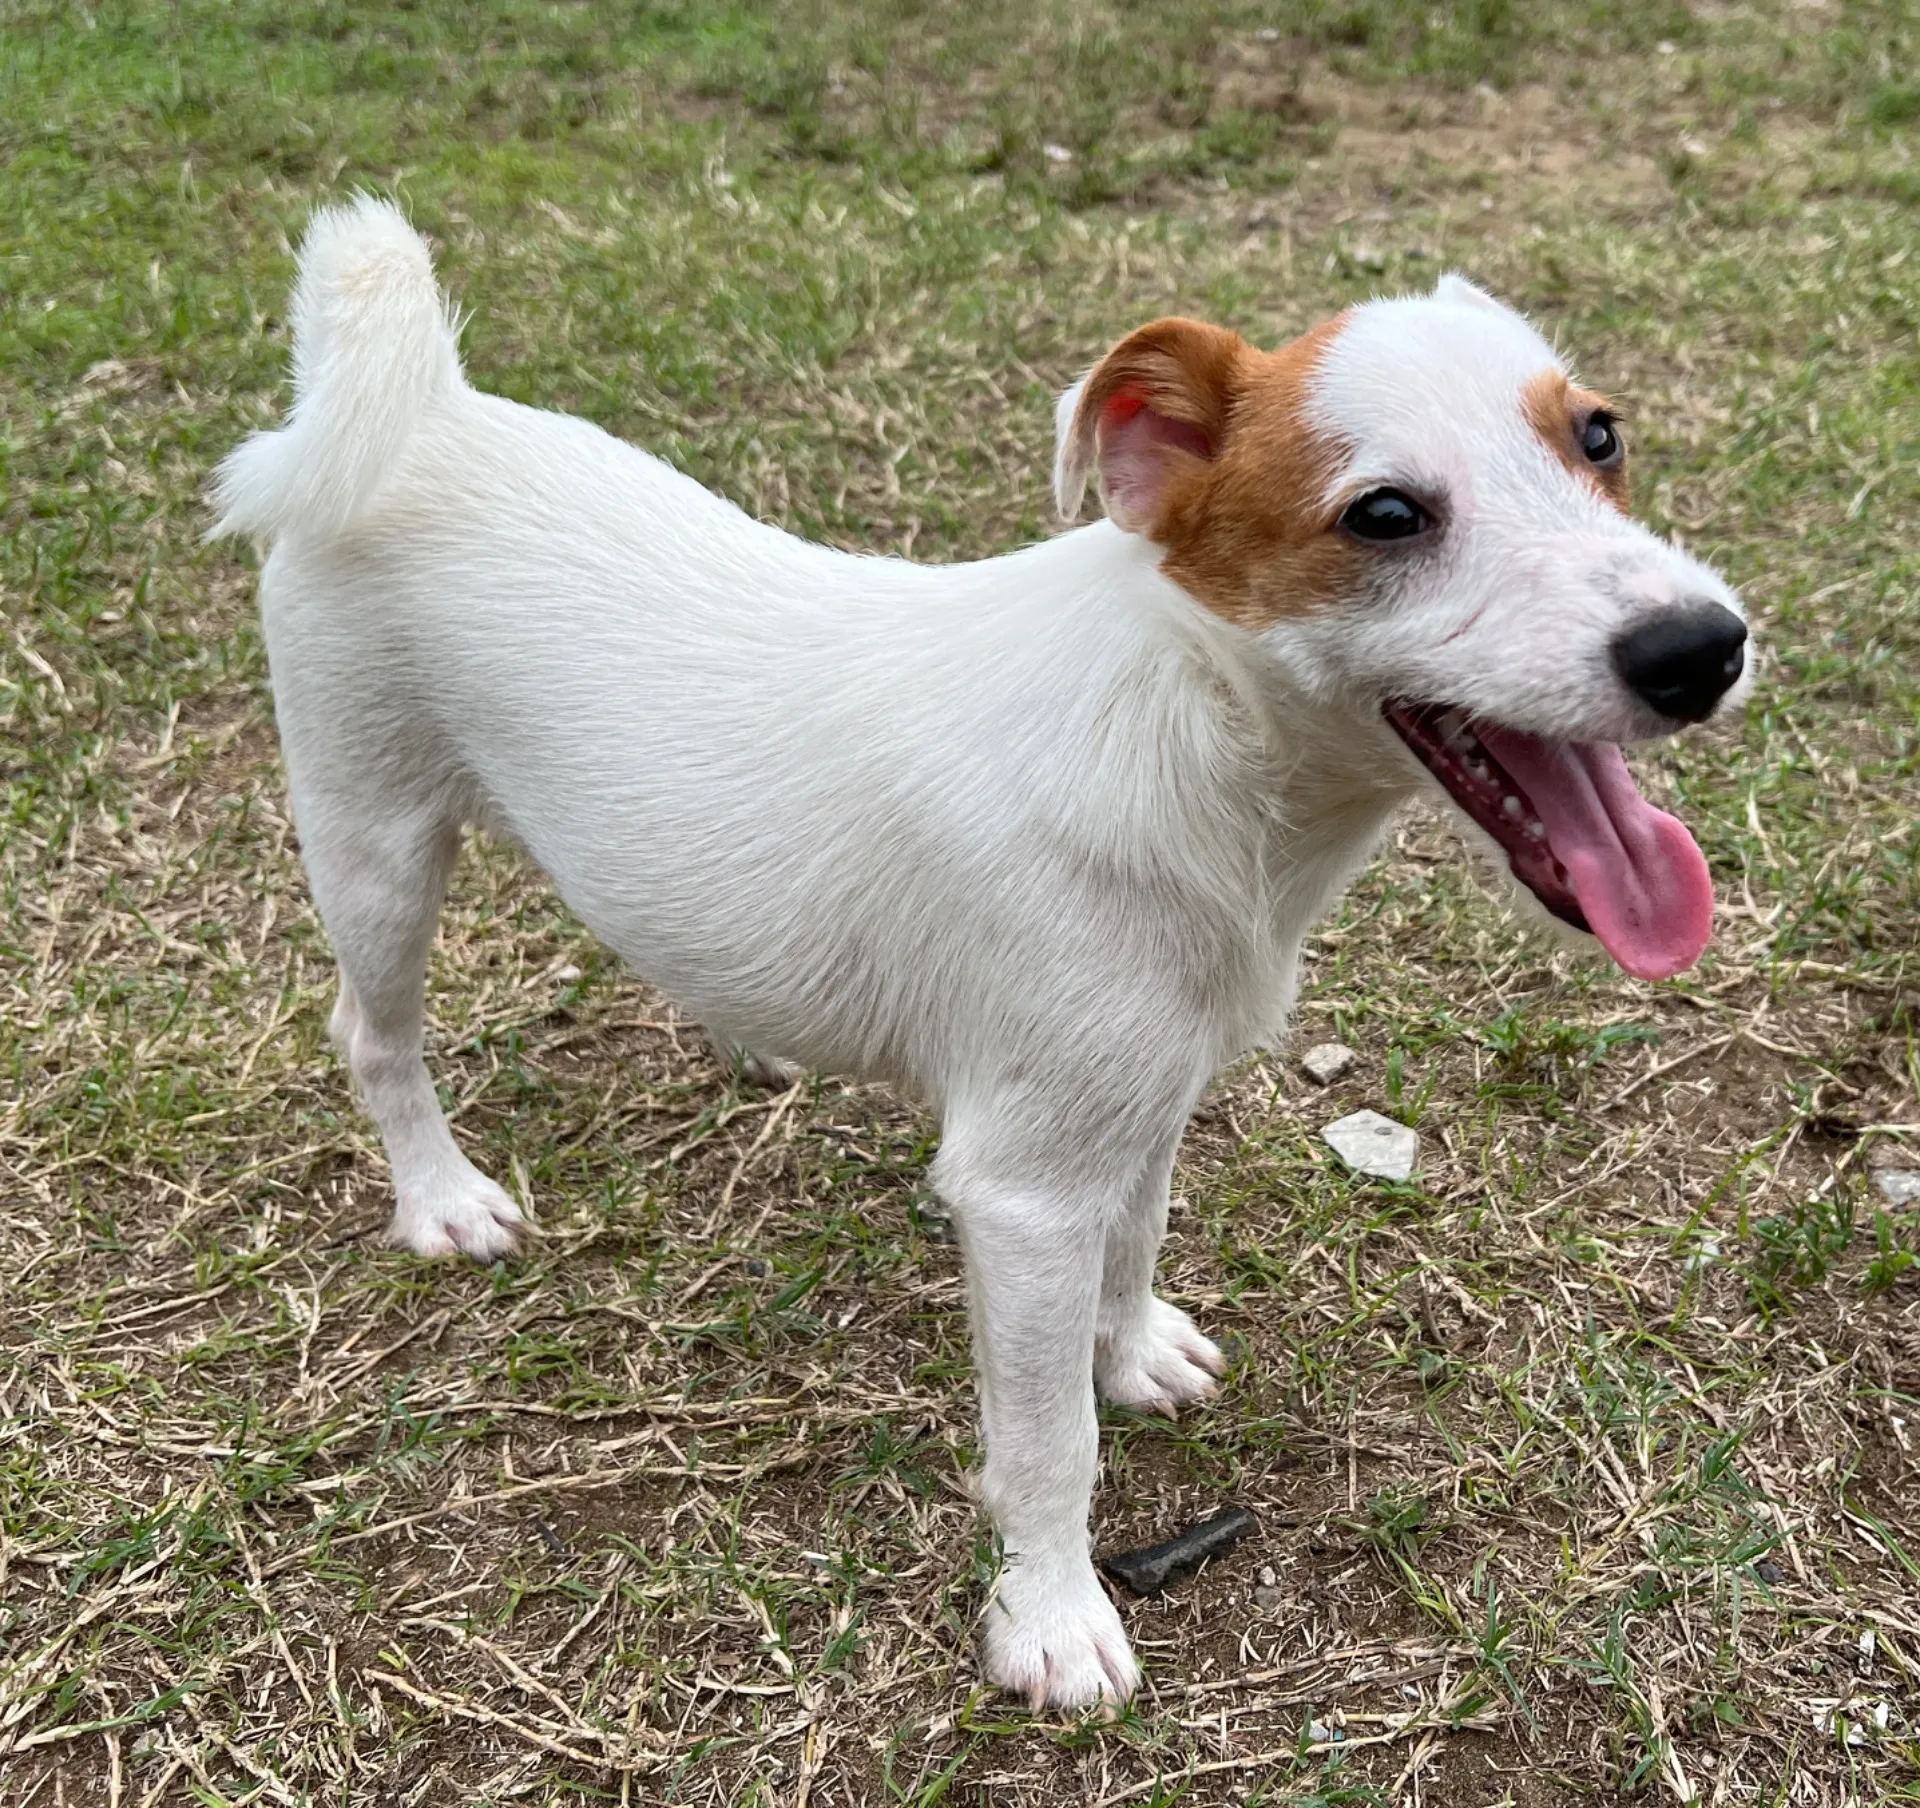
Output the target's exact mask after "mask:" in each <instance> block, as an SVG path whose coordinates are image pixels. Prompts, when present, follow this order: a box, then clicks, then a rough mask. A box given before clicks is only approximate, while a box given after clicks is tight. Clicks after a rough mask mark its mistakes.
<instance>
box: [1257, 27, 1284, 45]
mask: <svg viewBox="0 0 1920 1808" xmlns="http://www.w3.org/2000/svg"><path fill="white" fill-rule="evenodd" d="M1253 35H1254V36H1255V37H1256V38H1258V39H1259V40H1260V42H1261V43H1263V44H1277V43H1279V42H1280V33H1279V32H1278V31H1277V30H1276V29H1275V28H1274V27H1273V26H1271V25H1263V26H1261V27H1260V29H1259V30H1258V31H1256V32H1255V33H1254V34H1253Z"/></svg>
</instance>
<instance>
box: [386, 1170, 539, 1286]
mask: <svg viewBox="0 0 1920 1808" xmlns="http://www.w3.org/2000/svg"><path fill="white" fill-rule="evenodd" d="M525 1226H526V1220H525V1219H524V1218H523V1217H522V1216H521V1212H520V1208H519V1206H517V1205H515V1204H514V1202H513V1200H512V1199H511V1198H510V1197H509V1196H508V1195H507V1193H506V1191H505V1189H504V1188H502V1187H498V1186H496V1185H495V1184H494V1183H493V1182H492V1181H491V1180H489V1179H488V1178H487V1177H486V1175H484V1174H482V1173H481V1172H480V1171H479V1170H478V1169H477V1168H469V1169H467V1171H466V1173H464V1174H460V1175H451V1176H449V1177H447V1178H446V1179H444V1180H440V1181H437V1182H435V1183H434V1184H433V1185H431V1186H426V1187H422V1188H419V1189H418V1190H417V1191H416V1192H414V1193H412V1194H411V1195H409V1196H403V1197H402V1199H401V1202H400V1204H399V1206H398V1207H397V1208H396V1209H395V1211H394V1214H393V1224H392V1226H391V1228H390V1230H389V1233H388V1234H389V1235H390V1236H391V1237H392V1239H393V1241H394V1242H396V1243H398V1244H399V1245H400V1246H401V1247H402V1248H403V1249H410V1250H412V1251H413V1253H414V1254H415V1255H417V1256H469V1257H471V1258H472V1259H473V1260H474V1261H476V1262H481V1263H486V1262H497V1261H499V1260H500V1258H501V1257H503V1256H510V1255H512V1254H513V1253H514V1252H515V1251H516V1250H517V1249H518V1248H519V1247H520V1235H521V1232H522V1230H523V1229H524V1228H525Z"/></svg>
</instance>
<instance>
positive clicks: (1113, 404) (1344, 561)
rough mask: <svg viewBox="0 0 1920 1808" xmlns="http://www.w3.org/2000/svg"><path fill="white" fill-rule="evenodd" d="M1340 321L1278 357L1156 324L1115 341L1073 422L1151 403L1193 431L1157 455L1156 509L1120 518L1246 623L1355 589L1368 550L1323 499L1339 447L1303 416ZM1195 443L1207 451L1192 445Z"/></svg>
mask: <svg viewBox="0 0 1920 1808" xmlns="http://www.w3.org/2000/svg"><path fill="white" fill-rule="evenodd" d="M1341 324H1342V320H1341V318H1340V317H1338V316H1336V317H1335V318H1334V319H1332V320H1329V321H1327V322H1325V323H1324V324H1322V325H1320V326H1317V327H1315V328H1314V329H1313V330H1312V331H1311V332H1309V333H1306V334H1304V335H1303V336H1302V337H1301V338H1299V339H1296V340H1294V341H1293V343H1292V344H1290V345H1286V346H1282V347H1281V348H1280V350H1279V351H1276V352H1262V351H1257V350H1255V349H1254V348H1253V347H1252V346H1250V345H1248V344H1247V342H1246V341H1245V340H1244V339H1242V338H1240V337H1239V335H1238V334H1236V333H1230V332H1228V331H1227V330H1226V329H1225V328H1223V327H1217V326H1206V325H1203V324H1202V323H1201V322H1199V321H1195V320H1179V319H1170V320H1158V321H1155V322H1154V323H1153V324H1152V325H1151V326H1146V327H1142V328H1141V329H1140V330H1139V331H1138V332H1137V333H1134V334H1131V335H1130V336H1129V337H1128V338H1126V339H1123V340H1122V341H1121V342H1120V344H1119V345H1117V346H1115V347H1114V349H1113V350H1112V351H1111V352H1109V353H1108V354H1107V356H1106V357H1105V358H1104V359H1103V360H1102V361H1101V362H1100V364H1099V365H1098V366H1097V367H1096V368H1095V370H1094V372H1093V374H1092V376H1091V377H1090V378H1089V379H1088V381H1087V387H1086V390H1085V391H1084V392H1083V394H1082V396H1081V399H1080V406H1079V412H1078V414H1077V416H1076V430H1077V431H1082V432H1085V431H1089V430H1097V429H1098V428H1100V427H1104V426H1106V425H1107V424H1108V423H1110V422H1112V423H1114V424H1123V423H1124V422H1125V420H1127V419H1129V418H1131V414H1132V413H1133V412H1134V411H1136V410H1137V408H1138V407H1140V406H1146V407H1151V408H1152V409H1154V410H1155V412H1156V413H1158V414H1160V415H1161V416H1162V417H1163V418H1164V419H1166V420H1167V421H1169V422H1172V423H1175V424H1177V426H1178V427H1179V428H1183V429H1187V430H1190V431H1191V433H1192V434H1193V435H1194V436H1195V438H1194V441H1193V444H1192V445H1191V446H1190V447H1182V446H1179V445H1174V446H1168V447H1166V448H1165V449H1164V450H1163V451H1162V452H1161V453H1160V471H1159V480H1158V482H1157V483H1156V485H1155V487H1154V492H1153V498H1152V506H1151V508H1150V509H1149V510H1146V511H1144V512H1143V511H1140V510H1138V509H1134V508H1128V509H1126V511H1125V514H1124V517H1123V524H1124V525H1127V526H1131V527H1137V528H1139V529H1140V530H1141V531H1142V532H1144V533H1146V534H1148V535H1149V536H1150V537H1151V538H1153V539H1155V540H1157V541H1159V542H1160V543H1161V544H1162V545H1163V546H1165V547H1166V549H1167V557H1166V562H1165V564H1164V566H1163V567H1162V569H1163V570H1164V571H1165V572H1166V574H1167V575H1168V577H1170V578H1172V579H1173V580H1174V581H1175V582H1176V583H1178V584H1179V585H1181V586H1182V587H1183V588H1184V589H1186V590H1187V591H1188V592H1190V593H1191V594H1192V595H1193V596H1194V597H1195V598H1196V599H1197V600H1198V601H1199V602H1201V603H1203V604H1205V605H1206V607H1208V608H1209V609H1212V610H1213V611H1215V612H1216V613H1217V614H1219V615H1223V616H1225V617H1226V618H1227V619H1228V620H1229V621H1233V622H1238V623H1239V624H1240V625H1241V626H1242V627H1247V628H1259V627H1263V626H1265V625H1266V624H1267V623H1269V622H1273V621H1278V620H1281V619H1283V618H1284V617H1286V616H1290V615H1300V614H1304V613H1305V612H1306V611H1308V610H1310V609H1314V608H1317V607H1320V606H1322V605H1324V604H1327V603H1331V602H1337V601H1339V600H1341V599H1342V598H1345V597H1349V596H1352V595H1354V594H1355V593H1356V592H1357V591H1358V590H1359V589H1360V587H1361V584H1362V582H1363V578H1364V572H1365V566H1366V559H1367V554H1366V551H1365V549H1364V548H1362V547H1359V546H1357V545H1355V544H1354V543H1353V542H1352V541H1351V540H1349V539H1348V538H1347V537H1346V536H1345V535H1343V534H1340V533H1339V532H1337V531H1336V530H1335V527H1334V523H1333V521H1332V520H1331V519H1330V518H1329V515H1328V512H1327V510H1326V508H1325V507H1324V506H1323V503H1322V500H1321V498H1322V495H1323V492H1324V490H1325V487H1326V480H1327V476H1328V473H1329V472H1330V470H1331V469H1332V468H1333V465H1334V464H1335V462H1336V461H1337V459H1338V456H1339V451H1340V448H1338V447H1337V446H1335V445H1333V444H1331V443H1329V442H1327V441H1326V440H1325V439H1324V438H1323V437H1322V436H1321V435H1319V434H1318V433H1316V431H1315V430H1314V429H1313V428H1312V427H1310V426H1309V425H1308V424H1307V422H1306V419H1305V392H1306V385H1307V383H1308V381H1309V380H1310V379H1311V377H1312V375H1313V372H1314V370H1315V368H1316V367H1317V366H1318V364H1319V362H1320V359H1321V358H1322V356H1323V355H1324V354H1325V351H1326V348H1327V346H1328V345H1329V344H1331V343H1332V341H1333V339H1334V338H1335V337H1336V336H1337V335H1338V333H1339V331H1340V328H1341ZM1200 448H1204V450H1202V449H1200Z"/></svg>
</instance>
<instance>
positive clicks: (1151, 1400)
mask: <svg viewBox="0 0 1920 1808" xmlns="http://www.w3.org/2000/svg"><path fill="white" fill-rule="evenodd" d="M1178 1146H1179V1138H1178V1136H1177V1135H1176V1136H1175V1138H1174V1139H1173V1143H1172V1145H1171V1146H1169V1147H1168V1148H1167V1149H1166V1150H1165V1151H1164V1152H1163V1153H1162V1154H1160V1155H1158V1156H1156V1157H1155V1158H1154V1160H1153V1161H1152V1162H1151V1163H1150V1164H1149V1165H1148V1167H1147V1169H1146V1171H1145V1172H1144V1173H1143V1174H1142V1175H1141V1176H1140V1178H1139V1180H1138V1182H1137V1183H1136V1184H1135V1187H1134V1190H1133V1193H1132V1196H1131V1197H1130V1198H1129V1199H1128V1201H1127V1209H1126V1211H1125V1212H1124V1214H1122V1215H1121V1216H1120V1217H1119V1218H1117V1219H1116V1220H1115V1221H1114V1222H1113V1223H1112V1224H1111V1225H1109V1226H1108V1229H1107V1245H1106V1260H1105V1264H1104V1269H1103V1272H1102V1275H1101V1281H1100V1311H1099V1318H1098V1321H1097V1327H1096V1330H1095V1333H1094V1345H1093V1383H1094V1386H1095V1388H1096V1389H1097V1390H1098V1391H1099V1394H1100V1397H1101V1399H1103V1400H1107V1401H1110V1402H1111V1403H1112V1404H1113V1405H1115V1406H1131V1407H1134V1408H1136V1409H1137V1410H1139V1411H1141V1412H1157V1413H1165V1414H1166V1415H1167V1416H1168V1417H1169V1418H1172V1417H1175V1416H1176V1415H1177V1414H1178V1413H1179V1410H1180V1408H1181V1407H1182V1406H1185V1405H1187V1404H1188V1403H1190V1402H1192V1401H1195V1400H1203V1399H1205V1398H1206V1397H1207V1396H1208V1395H1209V1394H1211V1393H1213V1392H1214V1378H1215V1377H1216V1376H1217V1375H1219V1374H1220V1372H1221V1371H1222V1370H1223V1369H1224V1368H1225V1367H1226V1359H1225V1358H1224V1357H1223V1356H1222V1355H1221V1354H1220V1350H1219V1347H1218V1346H1217V1345H1216V1344H1215V1343H1214V1342H1213V1341H1212V1339H1211V1338H1208V1337H1205V1336H1203V1335H1202V1334H1201V1332H1200V1330H1199V1329H1198V1327H1197V1326H1196V1325H1195V1324H1194V1322H1193V1320H1192V1319H1190V1318H1189V1317H1188V1316H1187V1315H1186V1314H1185V1313H1184V1312H1182V1311H1181V1310H1180V1308H1179V1307H1178V1306H1170V1305H1168V1304H1167V1302H1166V1301H1165V1300H1163V1299H1161V1298H1160V1297H1159V1296H1158V1295H1157V1294H1155V1292H1154V1291H1153V1268H1154V1262H1155V1260H1156V1259H1157V1257H1158V1256H1159V1254H1160V1241H1161V1239H1162V1238H1163V1237H1164V1236H1165V1235H1166V1231H1167V1205H1168V1199H1167V1192H1168V1187H1169V1184H1170V1182H1171V1181H1172V1178H1173V1159H1174V1153H1175V1150H1176V1149H1177V1148H1178Z"/></svg>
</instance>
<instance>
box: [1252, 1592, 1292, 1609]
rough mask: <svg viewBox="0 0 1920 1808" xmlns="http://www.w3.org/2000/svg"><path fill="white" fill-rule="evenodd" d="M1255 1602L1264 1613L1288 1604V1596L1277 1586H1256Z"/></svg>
mask: <svg viewBox="0 0 1920 1808" xmlns="http://www.w3.org/2000/svg"><path fill="white" fill-rule="evenodd" d="M1253 1604H1254V1606H1256V1607H1257V1608H1259V1609H1260V1611H1261V1612H1262V1613H1274V1612H1276V1611H1278V1610H1279V1609H1280V1608H1282V1607H1284V1606H1285V1605H1286V1604H1287V1597H1286V1596H1285V1595H1284V1594H1283V1593H1282V1592H1281V1591H1280V1590H1279V1589H1277V1588H1256V1589H1255V1590H1254V1591H1253Z"/></svg>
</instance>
